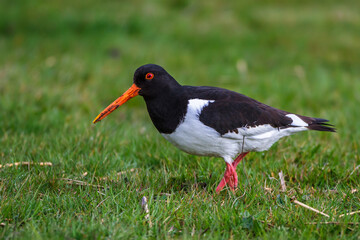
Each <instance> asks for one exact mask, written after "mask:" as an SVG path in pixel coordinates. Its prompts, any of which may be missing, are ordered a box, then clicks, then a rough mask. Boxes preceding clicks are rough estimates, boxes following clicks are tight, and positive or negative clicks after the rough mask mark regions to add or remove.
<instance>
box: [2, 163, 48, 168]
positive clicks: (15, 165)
mask: <svg viewBox="0 0 360 240" xmlns="http://www.w3.org/2000/svg"><path fill="white" fill-rule="evenodd" d="M30 165H39V166H52V163H51V162H39V163H37V162H16V163H6V164H4V165H1V164H0V168H4V167H17V166H30Z"/></svg>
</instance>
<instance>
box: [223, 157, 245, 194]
mask: <svg viewBox="0 0 360 240" xmlns="http://www.w3.org/2000/svg"><path fill="white" fill-rule="evenodd" d="M248 153H249V152H244V153H241V154H240V155H239V156H238V157H237V158H236V159H235V160H234V162H233V163H232V164H229V163H226V170H225V173H224V177H223V179H221V182H220V183H219V185H218V186H217V188H216V192H217V193H219V192H220V191H221V190H222V189H223V188H224V187H225V185H226V184H228V185H229V187H230V188H231V190H233V191H234V190H235V188H236V187H237V185H238V177H237V173H236V167H237V165H238V164H239V163H240V161H241V160H242V159H243V158H244V157H245V156H246V155H247V154H248Z"/></svg>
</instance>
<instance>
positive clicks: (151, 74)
mask: <svg viewBox="0 0 360 240" xmlns="http://www.w3.org/2000/svg"><path fill="white" fill-rule="evenodd" d="M145 78H146V79H147V80H151V79H153V78H154V74H153V73H147V74H146V76H145Z"/></svg>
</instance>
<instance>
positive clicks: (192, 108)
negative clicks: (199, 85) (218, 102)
mask: <svg viewBox="0 0 360 240" xmlns="http://www.w3.org/2000/svg"><path fill="white" fill-rule="evenodd" d="M212 102H215V100H204V99H198V98H195V99H190V100H189V104H188V108H187V113H190V115H191V114H195V115H199V114H200V113H201V110H202V109H203V108H204V107H206V106H207V105H209V103H212Z"/></svg>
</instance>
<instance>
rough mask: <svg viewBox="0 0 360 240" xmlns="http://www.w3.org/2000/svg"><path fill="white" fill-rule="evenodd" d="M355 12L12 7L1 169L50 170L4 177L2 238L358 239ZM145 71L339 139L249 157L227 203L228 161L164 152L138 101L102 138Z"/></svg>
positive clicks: (305, 4)
mask: <svg viewBox="0 0 360 240" xmlns="http://www.w3.org/2000/svg"><path fill="white" fill-rule="evenodd" d="M235 2H238V3H235ZM359 9H360V4H359V1H340V2H339V1H326V2H324V1H321V2H314V1H281V0H278V1H261V2H260V1H234V3H225V2H224V1H204V2H202V3H201V2H198V1H187V0H175V1H160V0H159V1H152V2H142V1H138V0H135V1H119V2H117V1H95V0H91V1H36V0H34V1H20V2H19V1H11V0H2V1H1V8H0V159H1V162H0V164H6V163H14V162H35V163H36V162H52V163H53V166H52V167H49V166H39V165H31V166H22V167H4V168H1V169H0V223H2V225H1V226H0V238H1V239H14V238H15V239H29V238H33V239H48V238H51V239H64V238H66V239H83V238H85V239H104V238H124V239H128V238H132V239H138V238H140V239H147V238H150V239H151V238H176V239H177V238H185V239H187V238H195V239H197V238H210V239H211V238H213V239H217V238H222V239H239V238H260V239H288V238H301V239H339V238H344V239H345V238H346V239H358V238H359V236H360V231H359V226H356V225H351V223H358V222H359V221H360V215H359V214H355V215H352V216H347V217H344V218H339V217H338V216H339V215H340V214H343V213H346V212H352V211H356V210H359V209H360V183H359V174H360V169H359V168H357V166H359V165H360V159H359V148H360V145H359V139H360V132H359V126H358V125H359V119H360V111H359V104H360V93H359V90H360V81H359V78H360V68H359V66H360V31H359V28H360V11H359ZM146 63H157V64H159V65H162V66H163V67H164V68H165V69H167V70H168V72H169V73H171V74H172V75H173V76H174V77H175V78H176V79H177V80H178V81H179V82H180V83H182V84H188V85H212V86H219V87H224V88H229V89H232V90H234V91H238V92H241V93H243V94H246V95H248V96H251V97H253V98H255V99H258V100H260V101H262V102H264V103H267V104H269V105H272V106H274V107H277V108H281V109H284V110H288V111H293V112H296V113H299V114H303V115H308V116H314V117H322V118H326V119H330V120H331V123H333V124H335V125H336V127H337V130H338V132H337V133H335V134H331V133H319V132H308V133H302V134H298V135H296V136H292V137H288V138H286V139H283V140H281V141H279V142H278V143H277V144H276V145H275V146H273V147H272V148H271V149H270V150H269V151H268V152H264V153H251V154H249V155H248V156H247V157H246V159H245V160H244V165H240V167H239V168H238V175H239V179H240V187H239V189H238V191H236V192H235V193H232V192H230V191H228V190H226V191H223V192H222V193H221V194H220V195H217V194H216V193H215V188H216V186H217V184H218V183H219V181H220V179H221V178H222V174H223V172H224V169H225V164H224V162H223V160H222V159H216V158H209V157H198V156H191V155H187V154H185V153H183V152H181V151H180V150H178V149H176V148H175V147H173V146H171V145H170V144H169V143H167V142H166V141H165V140H164V139H162V137H161V136H160V134H158V133H157V131H156V129H155V128H154V127H153V126H152V123H151V121H150V119H149V117H148V114H147V112H146V107H145V104H144V102H143V100H142V99H141V97H138V98H135V99H133V100H131V101H130V102H128V103H127V104H126V105H124V106H122V107H121V108H120V109H118V110H117V111H116V112H114V113H113V114H111V115H110V116H109V117H107V118H106V119H105V120H104V121H102V122H101V123H100V124H97V125H93V124H92V120H93V119H94V117H96V115H97V114H98V113H99V112H100V111H101V110H103V108H104V107H106V106H107V105H108V104H109V103H110V102H112V101H113V100H114V99H115V98H117V97H118V96H120V94H122V92H124V91H125V90H126V89H127V88H128V87H129V86H130V85H131V82H132V74H133V72H134V70H135V69H136V68H137V67H139V66H140V65H143V64H146ZM132 168H134V169H136V171H135V172H130V171H129V169H132ZM281 170H282V171H283V172H284V174H285V175H286V177H285V180H286V184H287V192H285V193H283V192H281V191H280V183H279V177H278V172H279V171H281ZM122 171H128V172H126V173H124V174H122V175H121V176H117V173H118V172H122ZM84 173H87V175H86V176H85V174H84ZM104 177H106V179H105V180H104ZM64 178H68V179H74V180H79V181H83V182H86V183H89V184H92V185H100V186H101V188H97V187H93V186H90V185H88V186H79V185H75V184H69V183H68V182H67V181H66V180H63V179H64ZM265 187H267V188H271V189H272V191H270V192H269V191H266V190H265ZM353 189H356V190H358V191H357V192H355V193H352V190H353ZM143 196H145V197H147V199H148V201H149V202H148V204H149V209H150V219H151V222H152V225H151V226H150V225H149V223H148V222H147V221H146V220H145V213H144V212H143V211H142V208H141V205H140V202H141V199H142V197H143ZM291 197H296V198H297V199H298V200H299V201H300V202H303V203H305V204H308V205H310V206H312V207H314V208H316V209H319V210H321V211H324V212H326V213H327V214H329V215H330V216H331V217H330V218H326V217H324V216H321V215H319V214H316V213H314V212H311V211H309V210H307V209H305V208H302V207H299V206H297V205H295V204H294V203H293V202H292V201H291ZM324 221H334V222H338V223H339V224H337V225H324V224H321V223H320V222H324ZM311 222H317V223H318V224H315V225H311V224H308V223H311Z"/></svg>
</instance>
